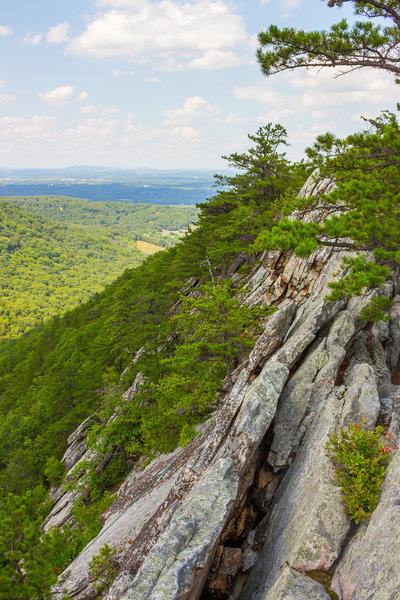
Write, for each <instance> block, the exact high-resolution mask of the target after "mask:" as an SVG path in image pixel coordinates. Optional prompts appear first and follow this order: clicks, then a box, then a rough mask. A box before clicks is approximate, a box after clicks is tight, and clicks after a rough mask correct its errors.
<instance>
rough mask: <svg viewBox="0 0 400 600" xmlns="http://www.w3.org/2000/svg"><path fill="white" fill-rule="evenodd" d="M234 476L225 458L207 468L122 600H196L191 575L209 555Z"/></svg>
mask: <svg viewBox="0 0 400 600" xmlns="http://www.w3.org/2000/svg"><path fill="white" fill-rule="evenodd" d="M237 488H238V477H237V475H236V474H235V472H234V469H233V463H232V460H230V459H228V458H227V459H220V460H219V461H217V462H216V463H215V464H214V465H212V466H211V467H209V469H207V471H206V473H205V474H204V477H203V478H202V479H201V480H200V481H199V482H198V483H197V484H196V485H195V486H194V487H193V490H192V491H191V493H190V494H189V496H188V498H187V501H186V502H185V504H184V505H183V506H181V507H180V508H179V509H178V510H177V511H176V512H175V514H174V515H173V517H172V519H171V521H170V524H169V526H168V528H167V529H166V530H165V531H164V532H163V533H162V534H161V535H160V537H159V538H158V541H157V543H156V544H155V545H154V546H153V548H152V549H151V551H150V552H149V554H148V555H147V558H146V560H145V562H144V564H143V566H142V568H141V569H140V571H139V573H138V574H137V576H136V579H135V580H134V582H133V584H132V585H131V586H130V588H129V590H128V592H127V593H126V595H124V596H123V598H122V600H137V599H138V598H141V599H143V600H147V599H151V600H175V599H177V598H183V597H187V598H189V597H190V598H193V600H196V599H197V598H198V596H199V594H200V592H201V590H202V588H203V585H204V576H203V580H199V578H198V577H196V575H197V573H198V570H200V569H204V567H205V566H206V565H207V564H209V563H210V562H211V560H212V557H213V555H214V551H215V548H216V545H217V542H218V538H219V535H220V533H221V529H222V527H223V525H224V523H225V520H226V518H227V515H228V514H229V509H230V507H231V505H232V503H233V501H234V500H235V498H236V493H237Z"/></svg>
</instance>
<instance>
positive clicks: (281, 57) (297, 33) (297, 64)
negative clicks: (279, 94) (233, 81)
mask: <svg viewBox="0 0 400 600" xmlns="http://www.w3.org/2000/svg"><path fill="white" fill-rule="evenodd" d="M346 3H351V4H352V6H353V8H354V13H355V14H356V15H361V16H364V17H367V19H370V20H363V21H357V22H356V23H354V24H353V25H349V23H348V22H347V21H346V19H343V20H341V21H340V22H339V23H336V24H335V25H332V27H331V29H330V31H311V32H306V31H304V30H301V29H294V28H284V29H279V28H278V27H277V26H276V25H270V27H269V28H268V29H267V30H266V31H264V32H261V33H260V34H259V36H258V39H259V43H260V46H261V47H260V48H259V49H258V51H257V58H258V61H259V64H260V66H261V70H262V71H263V73H264V74H265V75H273V74H274V73H279V72H281V71H287V70H292V69H298V68H310V67H339V68H340V67H344V69H345V70H344V71H342V72H349V71H352V70H354V69H359V68H361V67H375V68H378V69H383V70H385V71H389V72H391V73H393V74H394V75H395V76H396V82H398V80H399V77H398V76H399V75H400V54H399V51H398V46H399V43H400V4H399V2H398V0H370V1H369V2H365V1H364V0H328V2H327V5H328V6H329V7H334V6H337V7H341V6H343V4H346ZM377 18H380V19H382V18H383V19H387V20H388V24H387V25H382V24H381V23H378V24H375V23H373V22H372V20H371V19H377Z"/></svg>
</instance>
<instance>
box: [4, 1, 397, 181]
mask: <svg viewBox="0 0 400 600" xmlns="http://www.w3.org/2000/svg"><path fill="white" fill-rule="evenodd" d="M326 4H327V3H326V0H325V1H322V0H68V1H66V0H37V1H36V2H32V0H16V1H15V2H1V6H0V49H1V55H2V60H1V64H0V167H9V168H52V167H65V166H71V165H103V166H110V167H123V168H138V167H144V166H146V167H152V168H162V169H168V168H190V169H203V168H205V169H218V168H223V167H226V166H227V163H226V161H224V160H223V159H222V158H221V156H222V155H228V154H230V153H232V152H243V151H245V150H246V149H247V148H248V147H249V140H248V138H247V134H249V133H250V134H252V133H254V132H255V131H256V130H257V129H258V128H259V127H260V126H262V125H265V124H266V123H267V122H273V123H278V122H279V123H281V124H282V125H283V126H284V127H285V128H286V129H287V131H288V140H289V143H290V144H291V147H290V148H289V150H288V157H289V158H291V159H295V160H297V159H299V158H301V156H302V153H303V150H304V148H305V147H306V146H307V145H310V144H312V142H313V140H314V139H315V137H316V135H318V134H320V133H324V132H325V131H333V132H334V133H336V134H337V135H346V134H348V133H351V132H353V131H357V130H359V129H361V128H362V127H363V122H362V121H361V119H360V116H361V115H364V116H366V117H370V116H376V115H377V114H379V112H380V110H382V109H390V110H393V111H394V110H395V106H396V102H397V101H398V96H399V88H398V86H395V84H394V80H393V77H392V76H391V75H390V74H387V73H385V72H384V71H377V70H369V69H364V70H363V69H361V70H358V71H355V72H353V73H351V74H348V75H346V76H341V77H334V73H332V72H331V70H326V69H325V70H320V71H303V70H297V71H292V72H288V73H282V74H278V75H275V76H273V77H270V78H268V79H267V78H265V77H264V76H263V75H262V74H261V71H260V69H259V66H258V64H257V61H256V58H255V52H256V49H257V34H258V33H259V32H260V31H262V30H265V29H266V28H267V27H268V26H269V25H270V24H276V25H278V26H279V27H296V28H303V29H306V30H313V29H327V28H329V27H330V26H331V25H332V24H333V23H335V22H337V21H338V20H340V19H341V18H343V17H346V18H350V19H352V12H351V9H350V7H349V5H348V4H346V5H345V7H343V8H341V9H338V8H337V7H336V8H334V9H332V8H327V6H326Z"/></svg>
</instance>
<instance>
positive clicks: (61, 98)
mask: <svg viewBox="0 0 400 600" xmlns="http://www.w3.org/2000/svg"><path fill="white" fill-rule="evenodd" d="M88 96H89V94H88V93H87V92H85V91H83V92H81V93H80V94H78V95H76V94H75V88H74V86H73V85H61V86H60V87H57V88H55V89H54V90H51V91H50V92H46V93H43V94H38V97H39V98H40V99H41V100H43V102H47V104H51V105H52V106H63V105H64V104H67V103H68V102H72V101H77V102H81V101H82V100H86V99H87V98H88Z"/></svg>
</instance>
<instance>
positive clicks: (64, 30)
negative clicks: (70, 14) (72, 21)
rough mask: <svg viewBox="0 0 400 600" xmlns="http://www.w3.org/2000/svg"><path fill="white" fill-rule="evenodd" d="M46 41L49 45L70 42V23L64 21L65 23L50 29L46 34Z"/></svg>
mask: <svg viewBox="0 0 400 600" xmlns="http://www.w3.org/2000/svg"><path fill="white" fill-rule="evenodd" d="M46 40H47V41H48V42H49V44H62V43H63V42H68V40H69V37H68V22H67V21H64V23H60V24H59V25H55V26H54V27H50V29H49V31H48V32H47V34H46Z"/></svg>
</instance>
